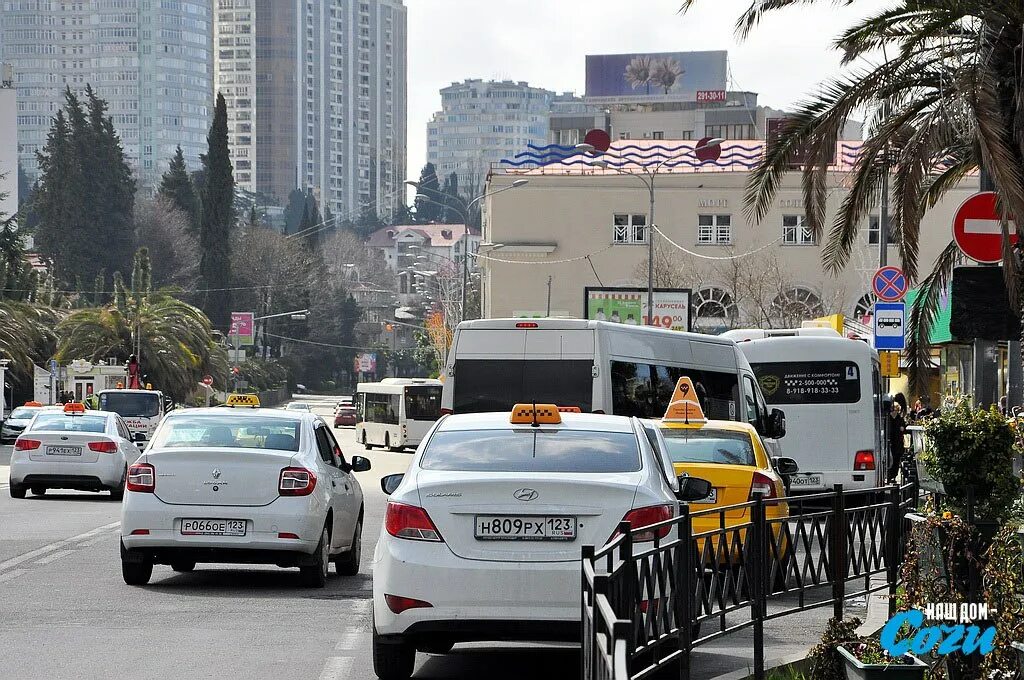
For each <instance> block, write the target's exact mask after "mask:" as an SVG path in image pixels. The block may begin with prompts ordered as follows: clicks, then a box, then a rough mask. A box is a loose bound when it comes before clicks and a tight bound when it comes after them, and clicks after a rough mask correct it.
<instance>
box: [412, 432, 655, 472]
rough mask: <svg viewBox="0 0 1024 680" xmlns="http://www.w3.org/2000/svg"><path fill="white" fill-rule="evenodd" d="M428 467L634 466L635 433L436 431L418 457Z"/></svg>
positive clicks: (506, 469)
mask: <svg viewBox="0 0 1024 680" xmlns="http://www.w3.org/2000/svg"><path fill="white" fill-rule="evenodd" d="M420 467H422V468H423V469H424V470H465V471H487V472H582V473H594V472H635V471H637V470H639V469H640V450H639V448H638V445H637V441H636V436H634V435H633V434H632V433H628V432H592V431H583V430H544V429H540V430H534V429H528V430H526V429H524V430H457V431H450V432H436V433H435V434H434V435H433V436H432V437H431V438H430V441H429V442H428V443H427V447H426V449H425V450H424V452H423V458H422V459H421V460H420Z"/></svg>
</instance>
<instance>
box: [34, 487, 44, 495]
mask: <svg viewBox="0 0 1024 680" xmlns="http://www.w3.org/2000/svg"><path fill="white" fill-rule="evenodd" d="M31 490H32V495H33V496H45V495H46V487H45V486H33V487H32V489H31Z"/></svg>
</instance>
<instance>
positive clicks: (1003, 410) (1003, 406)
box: [999, 394, 1010, 418]
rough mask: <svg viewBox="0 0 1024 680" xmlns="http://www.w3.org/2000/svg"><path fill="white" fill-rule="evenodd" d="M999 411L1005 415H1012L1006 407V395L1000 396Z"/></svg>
mask: <svg viewBox="0 0 1024 680" xmlns="http://www.w3.org/2000/svg"><path fill="white" fill-rule="evenodd" d="M999 412H1000V413H1002V414H1003V417H1004V418H1005V417H1006V416H1008V415H1010V414H1009V412H1008V411H1007V409H1006V395H1005V394H1004V395H1003V396H1001V397H999Z"/></svg>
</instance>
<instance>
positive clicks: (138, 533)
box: [129, 529, 149, 536]
mask: <svg viewBox="0 0 1024 680" xmlns="http://www.w3.org/2000/svg"><path fill="white" fill-rule="evenodd" d="M129 535H131V536H149V529H133V530H132V533H131V534H129Z"/></svg>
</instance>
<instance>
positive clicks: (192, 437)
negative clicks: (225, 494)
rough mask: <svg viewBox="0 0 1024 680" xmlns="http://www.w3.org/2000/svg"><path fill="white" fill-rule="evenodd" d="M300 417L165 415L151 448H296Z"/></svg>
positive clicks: (291, 449) (280, 449) (279, 449)
mask: <svg viewBox="0 0 1024 680" xmlns="http://www.w3.org/2000/svg"><path fill="white" fill-rule="evenodd" d="M300 426H301V421H299V420H297V419H293V418H264V417H259V416H245V415H223V416H222V415H219V414H218V415H202V416H177V417H169V418H167V419H166V420H165V421H164V422H163V425H161V426H160V429H159V430H157V433H156V435H155V436H154V437H153V442H152V444H151V446H152V447H153V448H158V449H159V448H168V449H175V448H186V447H210V446H215V447H229V448H237V449H271V450H275V451H298V450H299V432H300Z"/></svg>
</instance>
